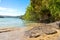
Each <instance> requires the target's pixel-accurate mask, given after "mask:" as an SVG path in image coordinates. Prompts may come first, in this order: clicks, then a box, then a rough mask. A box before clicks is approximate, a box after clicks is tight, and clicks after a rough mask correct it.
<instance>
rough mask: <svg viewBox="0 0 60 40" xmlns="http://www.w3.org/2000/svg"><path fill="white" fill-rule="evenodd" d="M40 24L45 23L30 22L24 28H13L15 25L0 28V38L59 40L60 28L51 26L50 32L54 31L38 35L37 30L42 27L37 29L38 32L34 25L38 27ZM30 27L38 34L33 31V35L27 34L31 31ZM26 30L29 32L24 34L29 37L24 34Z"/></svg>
mask: <svg viewBox="0 0 60 40" xmlns="http://www.w3.org/2000/svg"><path fill="white" fill-rule="evenodd" d="M42 25H45V24H40V23H32V24H27V27H24V28H15V27H13V28H0V40H60V30H59V29H57V28H53V31H52V32H56V33H53V34H52V33H51V34H44V33H43V34H42V35H40V34H39V32H41V30H42V29H41V30H38V32H35V31H36V30H35V27H36V28H38V27H37V26H42ZM31 29H32V32H35V33H38V34H39V36H36V35H34V34H33V33H32V34H31V35H33V36H31V35H30V34H29V33H30V32H31V31H29V30H31ZM44 30H45V29H44ZM44 30H43V31H44ZM49 30H50V29H49ZM26 31H28V32H29V33H26V34H29V35H30V36H31V37H28V36H26V34H25V32H26ZM46 32H47V31H46ZM46 32H45V33H46ZM48 33H49V32H48ZM38 34H37V35H38Z"/></svg>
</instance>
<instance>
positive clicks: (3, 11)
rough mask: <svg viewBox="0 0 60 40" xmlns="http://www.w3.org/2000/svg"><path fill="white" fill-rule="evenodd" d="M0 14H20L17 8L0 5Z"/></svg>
mask: <svg viewBox="0 0 60 40" xmlns="http://www.w3.org/2000/svg"><path fill="white" fill-rule="evenodd" d="M0 15H7V16H8V15H9V16H17V15H20V12H18V10H15V9H11V8H4V7H0Z"/></svg>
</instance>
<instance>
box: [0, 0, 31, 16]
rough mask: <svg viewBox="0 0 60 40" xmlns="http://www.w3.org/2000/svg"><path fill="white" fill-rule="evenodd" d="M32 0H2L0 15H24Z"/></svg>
mask: <svg viewBox="0 0 60 40" xmlns="http://www.w3.org/2000/svg"><path fill="white" fill-rule="evenodd" d="M29 3H30V0H0V15H4V16H19V15H24V14H25V11H26V8H27V6H28V5H29Z"/></svg>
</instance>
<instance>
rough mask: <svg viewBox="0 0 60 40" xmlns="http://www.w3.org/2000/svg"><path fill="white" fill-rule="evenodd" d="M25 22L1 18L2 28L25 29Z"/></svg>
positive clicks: (0, 25) (0, 24) (17, 19)
mask: <svg viewBox="0 0 60 40" xmlns="http://www.w3.org/2000/svg"><path fill="white" fill-rule="evenodd" d="M24 26H25V21H23V20H21V19H19V18H0V27H24Z"/></svg>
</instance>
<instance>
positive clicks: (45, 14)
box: [22, 0, 60, 22]
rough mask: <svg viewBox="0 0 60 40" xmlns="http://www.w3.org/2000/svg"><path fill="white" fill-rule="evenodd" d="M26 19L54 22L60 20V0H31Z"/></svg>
mask: <svg viewBox="0 0 60 40" xmlns="http://www.w3.org/2000/svg"><path fill="white" fill-rule="evenodd" d="M22 18H23V19H25V20H30V21H37V22H54V21H59V20H60V0H30V5H29V6H28V7H27V9H26V12H25V15H24V16H23V17H22Z"/></svg>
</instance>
